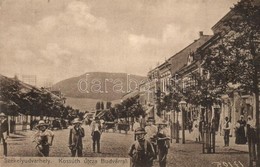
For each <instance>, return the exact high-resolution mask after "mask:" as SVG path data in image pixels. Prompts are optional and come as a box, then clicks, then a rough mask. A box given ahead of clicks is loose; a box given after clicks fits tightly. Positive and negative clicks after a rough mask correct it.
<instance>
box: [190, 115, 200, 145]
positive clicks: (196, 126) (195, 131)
mask: <svg viewBox="0 0 260 167" xmlns="http://www.w3.org/2000/svg"><path fill="white" fill-rule="evenodd" d="M194 119H195V120H194V121H193V125H192V132H193V137H194V139H195V140H196V142H197V141H200V132H199V121H198V120H197V118H194Z"/></svg>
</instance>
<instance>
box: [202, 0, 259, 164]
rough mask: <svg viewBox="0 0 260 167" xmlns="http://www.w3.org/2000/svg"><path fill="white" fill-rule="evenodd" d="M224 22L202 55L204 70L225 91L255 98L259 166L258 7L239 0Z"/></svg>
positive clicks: (252, 1) (250, 0)
mask: <svg viewBox="0 0 260 167" xmlns="http://www.w3.org/2000/svg"><path fill="white" fill-rule="evenodd" d="M229 16H230V17H229V18H228V19H226V20H224V26H223V29H222V33H219V34H217V35H218V36H219V39H218V40H216V42H214V45H212V46H211V47H210V48H208V49H207V50H205V51H204V52H203V55H204V60H205V64H204V67H205V69H206V70H208V71H209V73H210V75H211V77H212V78H215V81H216V84H218V85H220V86H221V87H222V88H226V90H227V88H228V83H232V84H238V85H239V87H238V89H239V90H243V91H246V92H247V93H249V94H250V93H252V94H254V95H255V109H256V112H255V118H256V127H257V134H258V135H257V141H258V142H257V153H258V155H257V157H258V158H257V159H258V162H257V165H256V166H260V141H259V138H260V136H259V135H260V124H259V119H260V118H259V78H260V74H259V69H260V53H259V50H260V31H259V29H260V24H259V23H260V7H259V2H258V1H256V0H241V1H240V2H238V3H237V4H236V5H235V6H234V7H233V8H232V9H231V11H230V13H229Z"/></svg>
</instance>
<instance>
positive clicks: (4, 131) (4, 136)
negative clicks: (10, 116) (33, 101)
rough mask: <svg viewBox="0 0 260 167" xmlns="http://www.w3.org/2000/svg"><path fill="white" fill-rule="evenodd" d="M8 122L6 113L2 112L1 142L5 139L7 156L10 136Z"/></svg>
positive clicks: (5, 154)
mask: <svg viewBox="0 0 260 167" xmlns="http://www.w3.org/2000/svg"><path fill="white" fill-rule="evenodd" d="M8 135H9V132H8V122H7V116H6V115H5V114H4V113H0V142H1V141H3V147H4V156H5V157H6V156H7V142H6V140H7V138H8Z"/></svg>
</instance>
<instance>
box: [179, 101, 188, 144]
mask: <svg viewBox="0 0 260 167" xmlns="http://www.w3.org/2000/svg"><path fill="white" fill-rule="evenodd" d="M179 104H180V108H181V115H182V116H181V117H182V144H185V127H184V126H185V124H184V119H185V118H184V110H183V109H184V107H185V106H186V104H187V102H186V101H184V100H181V101H180V102H179Z"/></svg>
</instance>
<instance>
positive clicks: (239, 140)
mask: <svg viewBox="0 0 260 167" xmlns="http://www.w3.org/2000/svg"><path fill="white" fill-rule="evenodd" d="M245 127H246V121H245V120H244V116H243V115H241V116H240V120H238V121H237V124H236V141H235V143H236V144H246V142H247V139H246V133H245Z"/></svg>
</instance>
